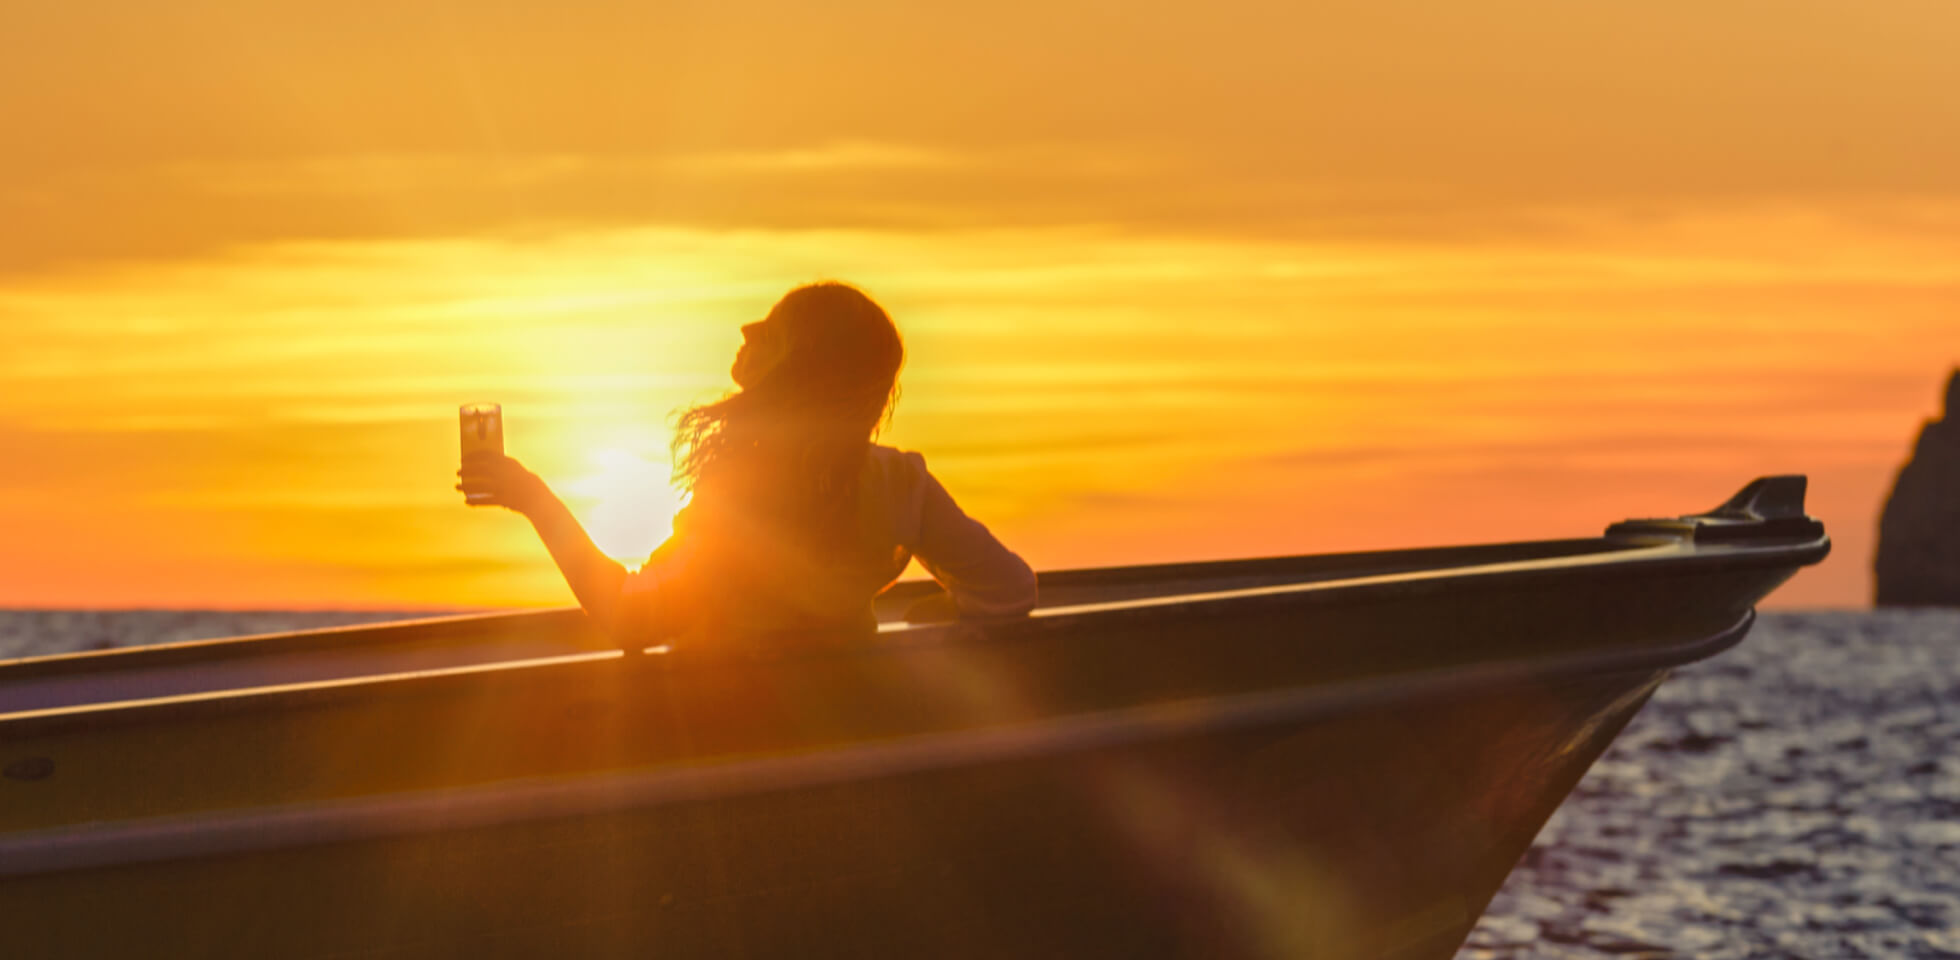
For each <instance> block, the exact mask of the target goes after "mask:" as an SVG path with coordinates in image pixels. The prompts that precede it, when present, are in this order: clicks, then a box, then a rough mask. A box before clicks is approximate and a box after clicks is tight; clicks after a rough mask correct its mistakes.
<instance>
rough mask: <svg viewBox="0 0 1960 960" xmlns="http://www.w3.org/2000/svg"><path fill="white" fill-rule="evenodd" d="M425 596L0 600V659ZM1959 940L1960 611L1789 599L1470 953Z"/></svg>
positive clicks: (343, 618) (1563, 956)
mask: <svg viewBox="0 0 1960 960" xmlns="http://www.w3.org/2000/svg"><path fill="white" fill-rule="evenodd" d="M423 615H426V614H413V615H410V614H400V613H387V612H346V613H280V612H244V613H240V612H196V611H116V612H105V611H0V658H7V657H19V656H32V655H37V654H48V653H59V652H63V651H70V650H87V649H101V648H107V647H117V646H128V645H132V644H138V643H156V642H166V641H175V640H192V639H200V638H206V637H220V636H235V635H239V634H246V633H260V632H268V631H276V630H289V629H300V628H306V627H317V626H329V625H339V624H347V623H363V622H374V621H379V620H389V619H399V618H402V617H405V616H423ZM1629 957H1643V958H1660V957H1669V958H1673V957H1691V958H1708V960H1721V958H1756V957H1779V958H1781V957H1794V958H1806V960H1811V958H1816V960H1822V958H1838V957H1845V958H1856V957H1873V958H1913V960H1918V958H1933V957H1949V958H1960V610H1928V611H1879V612H1853V611H1828V612H1776V613H1768V614H1765V615H1764V616H1763V617H1762V618H1761V620H1760V621H1759V622H1758V624H1757V626H1756V628H1755V630H1754V631H1753V632H1752V633H1751V634H1750V636H1749V637H1748V638H1747V639H1746V640H1744V641H1743V643H1742V644H1741V646H1739V647H1737V648H1736V649H1734V650H1731V651H1729V652H1727V653H1724V654H1722V655H1721V656H1719V657H1716V658H1714V659H1712V660H1709V661H1706V662H1703V663H1699V664H1694V665H1692V666H1689V667H1687V668H1684V669H1682V670H1680V671H1678V672H1677V673H1676V675H1675V676H1674V677H1673V678H1672V679H1671V680H1669V681H1668V682H1667V683H1666V684H1664V685H1662V686H1661V688H1660V690H1659V692H1658V693H1656V694H1655V696H1654V698H1653V700H1652V701H1650V702H1649V703H1648V704H1647V706H1646V708H1645V709H1643V710H1642V711H1641V712H1640V715H1639V716H1637V717H1636V718H1634V720H1633V722H1632V723H1631V724H1630V725H1629V726H1628V727H1627V729H1626V730H1625V731H1624V732H1622V733H1621V735H1620V737H1619V739H1618V740H1617V741H1615V743H1614V745H1613V747H1612V749H1611V750H1609V751H1608V752H1607V754H1606V755H1605V756H1604V757H1602V758H1601V759H1600V761H1599V763H1597V764H1595V765H1594V767H1593V768H1592V770H1591V771H1590V772H1589V773H1588V774H1587V775H1586V777H1585V779H1584V780H1582V781H1581V782H1580V784H1579V786H1578V788H1577V789H1576V790H1574V791H1573V794H1572V796H1571V797H1569V798H1568V799H1567V800H1566V802H1565V804H1564V806H1562V807H1561V808H1560V809H1559V811H1558V812H1557V813H1556V814H1555V815H1553V817H1552V819H1551V821H1550V823H1548V824H1547V825H1546V827H1545V829H1544V831H1543V832H1542V833H1541V834H1540V835H1539V837H1538V841H1537V843H1536V844H1534V845H1533V846H1532V848H1531V850H1530V852H1528V853H1527V854H1526V855H1525V857H1524V859H1523V861H1522V862H1521V863H1520V864H1519V865H1518V867H1517V869H1516V870H1515V871H1514V872H1513V873H1512V874H1511V877H1510V879H1509V880H1508V881H1507V882H1506V884H1505V886H1504V889H1503V890H1502V891H1501V892H1500V893H1499V894H1498V896H1497V899H1496V900H1495V901H1494V902H1493V903H1492V904H1491V906H1490V909H1489V910H1488V911H1487V912H1486V913H1485V914H1484V916H1483V918H1482V920H1481V921H1480V922H1479V923H1478V924H1477V927H1476V930H1475V931H1474V932H1473V933H1472V934H1471V935H1470V938H1469V940H1468V942H1466V943H1465V945H1464V947H1463V949H1462V951H1461V953H1460V954H1459V955H1458V960H1554V958H1560V960H1577V958H1584V960H1594V958H1601V960H1603V958H1616V960H1624V958H1629Z"/></svg>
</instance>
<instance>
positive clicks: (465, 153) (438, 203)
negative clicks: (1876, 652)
mask: <svg viewBox="0 0 1960 960" xmlns="http://www.w3.org/2000/svg"><path fill="white" fill-rule="evenodd" d="M1956 38H1960V4H1954V3H1951V2H1946V0H1885V2H1881V3H1871V4H1850V3H1843V4H1825V3H1808V2H1802V3H1791V2H1787V0H1786V2H1746V3H1745V2H1734V3H1706V2H1692V3H1690V2H1673V0H1647V2H1641V3H1632V2H1626V3H1572V2H1569V0H1509V2H1503V0H1499V2H1485V3H1440V2H1429V3H1413V2H1398V0H1368V2H1354V3H1324V2H1314V0H1304V2H1285V3H1279V2H1272V3H1247V2H1233V0H1214V2H1211V3H1205V4H1139V3H1135V2H1130V3H1113V2H1097V3H1086V2H1076V0H1043V2H1040V3H1032V2H1021V0H1005V2H999V3H993V4H987V5H984V6H978V7H952V6H946V5H934V4H916V3H886V2H864V0H835V2H830V3H825V4H810V3H793V2H789V0H771V2H762V3H742V2H718V3H699V4H692V3H690V4H672V3H658V2H630V3H629V2H610V0H607V2H600V0H559V2H554V3H549V4H546V3H528V4H518V3H501V2H484V0H478V2H472V3H462V2H453V3H429V2H420V0H385V2H384V0H335V2H331V3H328V2H319V3H312V2H306V3H299V2H284V3H281V2H270V3H268V2H244V0H236V2H230V0H226V2H200V0H179V2H173V3H158V2H154V0H140V2H139V0H107V2H92V0H85V2H72V3H58V4H57V3H48V4H16V5H13V6H12V7H10V8H9V9H8V10H7V12H6V13H5V15H4V17H0V121H4V122H0V450H4V457H0V606H21V607H132V606H152V607H379V608H389V609H397V608H439V607H459V606H519V605H555V604H563V603H569V602H571V594H570V592H569V591H568V590H567V589H566V588H565V587H564V585H563V583H562V582H561V581H560V580H559V578H558V575H557V572H556V570H555V569H554V568H553V567H552V565H551V562H550V559H549V558H548V556H547V555H546V554H545V552H544V551H543V549H542V547H540V546H539V545H538V543H537V541H536V538H535V537H534V536H533V535H532V533H531V532H530V529H529V526H528V525H527V524H525V523H524V521H523V520H522V519H521V518H519V517H517V516H515V515H513V514H509V513H506V512H504V511H500V510H471V509H468V508H465V507H463V506H462V505H461V503H460V497H459V495H458V494H456V493H455V492H454V491H453V490H451V484H452V483H453V476H452V472H453V471H454V469H455V462H456V457H457V450H456V444H457V440H456V407H457V405H458V404H461V403H466V402H475V401H498V402H501V403H503V404H504V408H505V414H506V419H507V428H506V431H507V437H508V441H507V449H508V451H509V452H510V453H511V454H513V455H514V456H517V457H518V458H520V459H521V460H523V461H524V462H525V463H526V464H527V465H529V466H530V467H531V468H532V469H534V470H536V471H538V472H539V473H540V474H542V475H543V476H544V477H545V478H546V479H547V480H549V481H551V482H552V483H553V485H554V486H555V487H557V488H558V489H559V490H560V492H561V493H563V494H564V495H565V497H566V499H567V501H568V502H570V503H571V504H572V505H573V507H574V509H575V510H576V511H577V512H578V513H579V514H580V515H581V516H582V517H583V518H585V519H586V521H587V522H588V524H589V525H590V526H591V527H592V528H593V530H594V533H595V535H596V536H597V537H598V539H599V540H600V542H601V545H602V546H604V547H606V548H607V549H608V550H610V551H613V552H615V553H616V554H617V555H619V556H621V557H623V558H634V557H643V556H644V554H645V553H646V551H647V550H649V549H650V548H651V547H652V546H653V544H654V543H656V542H657V541H658V539H659V537H660V536H661V533H662V525H663V524H664V522H665V521H666V519H667V518H668V517H669V516H670V514H671V512H672V510H673V508H674V502H675V501H674V497H673V495H672V493H671V491H669V490H668V489H667V486H666V474H667V465H666V456H667V453H666V445H667V415H668V414H669V413H670V412H671V411H672V410H674V409H675V408H677V407H680V406H683V405H685V404H687V403H690V402H696V401H700V400H704V399H711V398H713V397H715V396H717V395H719V393H720V392H721V391H723V390H726V389H728V388H729V387H730V386H731V385H730V384H729V382H728V380H727V367H728V363H729V361H730V360H731V359H732V357H733V354H734V350H735V347H736V345H737V344H738V343H739V341H740V335H739V333H738V331H737V327H738V326H739V325H740V324H741V323H744V322H747V321H750V320H753V319H756V318H758V317H760V316H761V315H762V314H763V313H764V312H766V311H767V309H768V307H769V305H770V304H771V303H772V302H773V301H774V300H775V298H776V297H778V296H780V295H781V294H782V293H783V292H784V291H786V290H788V289H789V288H790V287H792V286H794V285H796V284H799V283H804V282H808V281H812V280H817V279H826V278H833V279H841V280H846V281H849V282H852V283H855V284H858V285H859V286H861V287H863V288H864V289H865V290H866V291H867V292H869V293H870V294H872V295H873V296H874V297H875V298H877V299H878V300H879V301H880V302H881V303H883V304H884V305H885V306H886V307H887V308H888V309H889V310H890V311H891V313H892V314H893V316H894V317H895V318H896V320H897V321H898V323H899V325H900V328H901V330H902V331H903V332H904V334H905V336H906V340H907V345H908V348H909V350H910V355H909V358H908V361H907V365H906V368H905V372H904V375H903V378H902V384H903V389H904V395H903V399H902V401H901V403H900V406H899V409H898V413H897V415H896V418H895V419H894V421H893V424H892V427H891V429H890V430H889V431H888V432H887V433H886V435H885V437H884V441H885V442H889V443H892V444H895V445H898V446H901V447H906V448H909V449H917V450H920V451H922V452H923V453H924V454H925V456H926V459H927V462H928V464H930V466H931V467H932V469H933V470H934V472H935V473H936V474H937V475H939V476H940V478H941V479H942V480H944V481H945V483H946V484H947V486H948V487H949V488H950V489H951V490H952V492H953V493H954V495H955V496H956V497H958V498H959V500H960V501H961V503H962V504H963V505H964V506H965V507H966V508H967V509H968V511H969V512H971V513H973V514H975V515H976V516H978V517H980V518H981V519H983V520H984V521H985V522H987V523H988V524H989V525H990V526H991V527H992V528H993V529H994V530H995V531H996V532H997V533H999V534H1000V535H1001V536H1002V538H1003V539H1005V540H1006V541H1007V542H1008V543H1009V544H1010V545H1012V546H1014V547H1015V548H1016V549H1018V550H1020V552H1021V553H1022V554H1023V555H1024V556H1026V557H1027V558H1028V559H1029V560H1030V561H1031V562H1033V563H1034V564H1035V565H1036V566H1037V567H1039V568H1057V567H1067V566H1081V565H1092V564H1093V565H1103V564H1122V563H1135V562H1148V561H1160V560H1171V559H1200V558H1218V557H1238V556H1258V555H1271V554H1284V553H1317V552H1326V551H1335V550H1353V549H1371V548H1377V547H1399V546H1417V545H1434V544H1445V543H1459V542H1477V541H1495V540H1519V539H1536V538H1542V537H1565V536H1587V535H1592V534H1595V533H1597V532H1598V531H1599V530H1600V529H1601V528H1603V526H1604V525H1605V524H1606V523H1607V522H1609V521H1611V520H1615V519H1619V518H1621V517H1625V516H1631V515H1654V514H1676V513H1682V512H1688V511H1693V510H1696V509H1700V508H1705V507H1708V506H1712V505H1713V504H1714V503H1716V502H1718V501H1720V500H1721V499H1723V498H1724V497H1726V496H1727V495H1728V494H1729V493H1730V492H1732V491H1733V490H1734V489H1735V488H1737V487H1740V486H1741V485H1742V484H1743V483H1744V482H1746V481H1747V480H1748V479H1750V478H1751V477H1754V476H1756V475H1759V474H1765V473H1784V472H1802V473H1808V474H1809V475H1810V476H1811V478H1812V482H1811V500H1810V502H1811V512H1812V513H1814V514H1816V515H1818V516H1820V517H1822V518H1823V519H1824V521H1825V522H1826V524H1827V526H1828V527H1829V529H1830V531H1831V533H1832V535H1833V537H1834V539H1835V540H1836V543H1837V550H1836V553H1835V554H1834V555H1833V557H1832V558H1831V559H1830V560H1829V561H1828V562H1827V563H1826V564H1825V565H1823V566H1822V567H1820V568H1817V569H1814V570H1810V571H1807V572H1805V573H1804V574H1802V575H1800V576H1799V578H1798V579H1797V580H1796V581H1794V582H1793V583H1792V584H1791V585H1790V586H1788V587H1786V588H1785V589H1784V590H1783V591H1782V592H1781V593H1780V594H1779V595H1778V597H1777V602H1778V603H1779V604H1781V605H1785V606H1789V605H1797V606H1850V605H1861V604H1864V603H1866V602H1868V599H1869V594H1870V577H1869V568H1870V556H1871V549H1872V546H1873V539H1874V533H1875V527H1876V520H1877V509H1878V507H1879V504H1880V501H1881V499H1882V497H1883V495H1884V493H1885V491H1886V488H1887V487H1888V485H1889V484H1890V482H1891V479H1892V475H1893V473H1894V471H1896V469H1897V468H1898V466H1899V464H1900V462H1901V461H1902V460H1903V458H1904V457H1905V455H1906V454H1907V452H1908V449H1909V446H1910V444H1911V441H1912V438H1913V436H1914V433H1915V432H1916V431H1917V429H1918V427H1919V426H1920V424H1921V422H1922V421H1923V420H1925V419H1927V418H1929V417H1933V416H1937V415H1938V413H1939V411H1938V400H1939V395H1940V392H1941V390H1942V389H1943V386H1944V382H1945V378H1946V375H1947V373H1948V372H1949V370H1950V369H1951V368H1952V367H1953V366H1954V365H1956V364H1960V57H1957V56H1955V55H1954V51H1955V43H1956Z"/></svg>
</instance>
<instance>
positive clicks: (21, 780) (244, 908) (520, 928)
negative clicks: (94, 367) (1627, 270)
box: [0, 478, 1829, 957]
mask: <svg viewBox="0 0 1960 960" xmlns="http://www.w3.org/2000/svg"><path fill="white" fill-rule="evenodd" d="M1802 491H1803V483H1802V480H1801V478H1773V479H1771V480H1768V481H1759V482H1758V483H1756V484H1752V485H1751V486H1750V488H1748V489H1746V490H1745V491H1744V492H1743V493H1742V494H1741V495H1739V496H1738V497H1737V498H1736V500H1734V501H1731V502H1730V503H1729V504H1726V505H1724V507H1722V508H1719V509H1718V510H1716V511H1713V512H1711V513H1709V514H1706V515H1701V516H1699V517H1695V518H1688V519H1686V520H1682V521H1643V522H1630V523H1627V524H1619V525H1615V527H1613V528H1612V530H1611V531H1609V535H1608V536H1606V537H1601V538H1596V539H1584V540H1566V541H1549V542H1539V543H1525V544H1505V545H1494V546H1479V547H1459V548H1441V549H1435V550H1417V551H1397V552H1391V553H1374V554H1349V555H1340V556H1312V557H1294V558H1279V559H1270V560H1247V561H1231V562H1223V563H1205V564H1189V565H1175V566H1161V567H1131V568H1118V569H1108V570H1086V571H1063V572H1055V573H1050V574H1045V575H1044V576H1043V581H1042V593H1043V598H1044V605H1043V607H1042V608H1040V609H1038V610H1037V611H1036V612H1035V614H1034V615H1033V616H1032V617H1029V618H1027V619H1024V620H1016V621H1011V622H1001V623H991V624H968V623H956V624H942V625H912V624H904V623H899V622H898V618H899V617H900V616H902V611H903V610H904V609H905V608H906V607H907V606H909V605H910V604H911V603H913V602H915V601H916V600H918V599H919V598H920V596H921V595H922V594H923V593H924V592H926V591H927V590H929V589H931V588H930V585H924V584H915V585H901V586H900V587H899V588H896V589H895V590H894V591H892V592H891V593H890V594H889V595H888V596H887V597H886V598H884V599H883V601H882V610H881V614H882V616H883V618H884V619H885V620H886V622H887V625H886V627H885V629H882V630H881V631H880V632H879V634H878V635H877V636H876V637H870V638H867V637H850V638H820V637H813V638H799V641H798V643H797V644H796V645H794V646H790V645H786V644H770V645H757V644H748V645H744V646H742V647H741V648H739V649H736V648H732V647H730V646H728V645H717V644H713V643H693V644H690V643H687V642H685V641H676V642H675V643H674V644H673V645H672V646H671V647H670V648H668V649H666V650H665V651H664V652H648V651H641V650H635V651H632V652H630V653H623V652H620V651H617V650H609V649H604V648H603V647H601V646H600V645H599V642H598V639H597V638H596V637H595V636H593V635H592V634H591V633H590V632H589V631H587V630H586V629H585V627H584V625H583V621H582V618H581V617H580V615H579V614H578V613H577V612H576V611H562V612H551V613H543V614H520V615H500V616H490V617H465V618H451V619H445V620H436V621H425V622H420V623H411V624H397V625H388V626H377V627H362V628H350V629H341V630H329V631H310V632H304V633H296V634H286V635H278V636H268V637H262V638H255V639H245V640H234V641H215V642H207V643H200V644H189V645H179V646H174V647H160V648H149V649H139V650H128V651H115V652H109V653H100V654H88V655H75V656H68V657H53V658H41V659H35V660H24V661H14V662H12V663H9V664H6V665H4V666H0V764H4V765H5V766H6V769H7V770H8V771H9V779H4V780H0V827H4V829H5V831H6V832H5V834H4V836H0V921H4V926H3V927H0V929H6V930H7V931H9V932H8V939H9V942H10V943H12V944H14V945H16V946H18V947H19V948H20V949H21V950H22V952H21V953H20V955H23V956H106V955H128V954H137V953H159V952H160V953H168V954H177V953H184V952H186V951H195V952H198V953H200V954H203V955H223V956H274V955H276V956H322V957H324V956H344V955H361V956H395V955H399V956H426V955H431V954H447V955H463V954H469V955H473V956H475V955H488V956H535V955H541V954H549V955H567V956H647V955H654V954H664V955H679V956H737V955H745V956H769V957H773V956H812V955H819V956H830V955H836V956H920V955H933V956H990V957H991V956H1009V955H1012V956H1023V955H1036V956H1071V957H1072V956H1085V955H1101V956H1125V957H1128V956H1172V955H1175V956H1205V957H1210V956H1289V957H1298V956H1312V957H1448V956H1450V955H1451V954H1452V953H1453V952H1454V950H1455V948H1456V947H1457V945H1458V944H1460V943H1461V942H1462V940H1463V938H1464V936H1465V934H1466V933H1467V932H1468V930H1469V929H1470V927H1471V925H1472V924H1473V923H1474V921H1475V920H1476V917H1477V916H1478V914H1479V913H1480V912H1481V911H1482V910H1483V908H1484V906H1485V904H1486V903H1487V902H1488V901H1489V899H1490V897H1491V896H1492V895H1493V894H1494V893H1495V892H1496V890H1497V889H1498V887H1499V885H1500V884H1501V883H1502V881H1503V879H1504V876H1505V875H1506V873H1508V872H1509V870H1510V869H1511V867H1512V865H1513V864H1514V863H1515V862H1516V861H1517V859H1518V857H1519V856H1520V855H1521V854H1522V853H1523V852H1524V850H1525V849H1526V848H1527V846H1528V845H1529V844H1530V842H1531V839H1532V837H1533V836H1534V835H1535V834H1536V832H1537V830H1538V829H1539V827H1540V826H1541V825H1542V824H1543V823H1544V821H1545V819H1546V818H1547V817H1548V816H1549V815H1550V813H1551V811H1552V810H1553V809H1554V808H1555V807H1556V806H1557V805H1558V803H1559V802H1560V800H1561V799H1562V798H1563V797H1564V796H1565V795H1566V793H1567V792H1568V791H1569V790H1570V789H1571V788H1572V786H1573V784H1574V783H1576V782H1577V781H1578V779H1579V777H1580V776H1581V775H1582V774H1583V773H1584V772H1585V770H1586V768H1587V767H1588V766H1589V765H1590V764H1591V763H1592V761H1593V760H1594V759H1595V758H1596V757H1598V756H1599V754H1600V753H1601V751H1603V750H1604V749H1605V747H1606V745H1607V743H1608V742H1610V741H1611V740H1612V738H1613V736H1614V735H1615V734H1616V733H1617V732H1618V731H1619V729H1620V728H1621V726H1622V725H1624V724H1625V723H1626V721H1627V720H1628V719H1629V718H1630V717H1631V716H1632V715H1633V714H1634V712H1635V711H1637V710H1638V709H1639V707H1640V705H1641V704H1642V703H1643V702H1645V700H1646V698H1647V696H1648V695H1649V694H1650V693H1651V692H1652V691H1653V690H1654V688H1655V686H1656V685H1657V684H1659V683H1660V682H1661V680H1662V679H1663V678H1664V677H1665V676H1666V674H1667V671H1668V670H1669V669H1670V668H1672V667H1674V666H1676V665H1679V664H1682V663H1686V662H1691V661H1693V660H1696V659H1699V658H1702V657H1706V656H1709V655H1711V654H1713V653H1716V652H1718V651H1720V650H1723V649H1726V648H1727V647H1728V646H1729V645H1731V644H1733V643H1735V642H1737V641H1738V640H1740V639H1741V637H1742V636H1743V634H1744V633H1745V632H1746V631H1747V630H1748V627H1749V624H1750V622H1751V618H1752V616H1753V614H1752V612H1751V611H1752V606H1753V604H1754V603H1755V602H1756V601H1757V600H1759V599H1760V598H1761V597H1762V596H1763V595H1765V594H1767V593H1768V592H1769V591H1770V590H1772V589H1774V588H1775V587H1776V586H1777V585H1778V584H1779V583H1781V582H1783V581H1784V580H1785V579H1787V578H1788V577H1789V576H1790V575H1792V574H1793V573H1794V572H1795V571H1796V570H1797V569H1799V568H1800V567H1802V566H1803V565H1805V564H1809V563H1814V562H1816V561H1817V560H1819V559H1821V558H1822V557H1823V556H1824V554H1825V552H1826V551H1827V550H1828V547H1829V543H1828V540H1827V539H1826V538H1825V536H1824V533H1823V531H1822V529H1821V527H1820V526H1819V525H1818V524H1816V523H1815V521H1812V520H1810V519H1809V518H1807V517H1805V516H1804V515H1803V510H1802ZM29 761H35V762H34V763H31V764H29V765H30V766H32V767H33V770H31V771H30V770H29V769H28V767H27V766H18V765H20V764H24V763H29ZM17 769H18V770H20V771H22V772H29V773H34V772H37V771H38V773H36V775H33V776H14V771H16V770H17Z"/></svg>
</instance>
